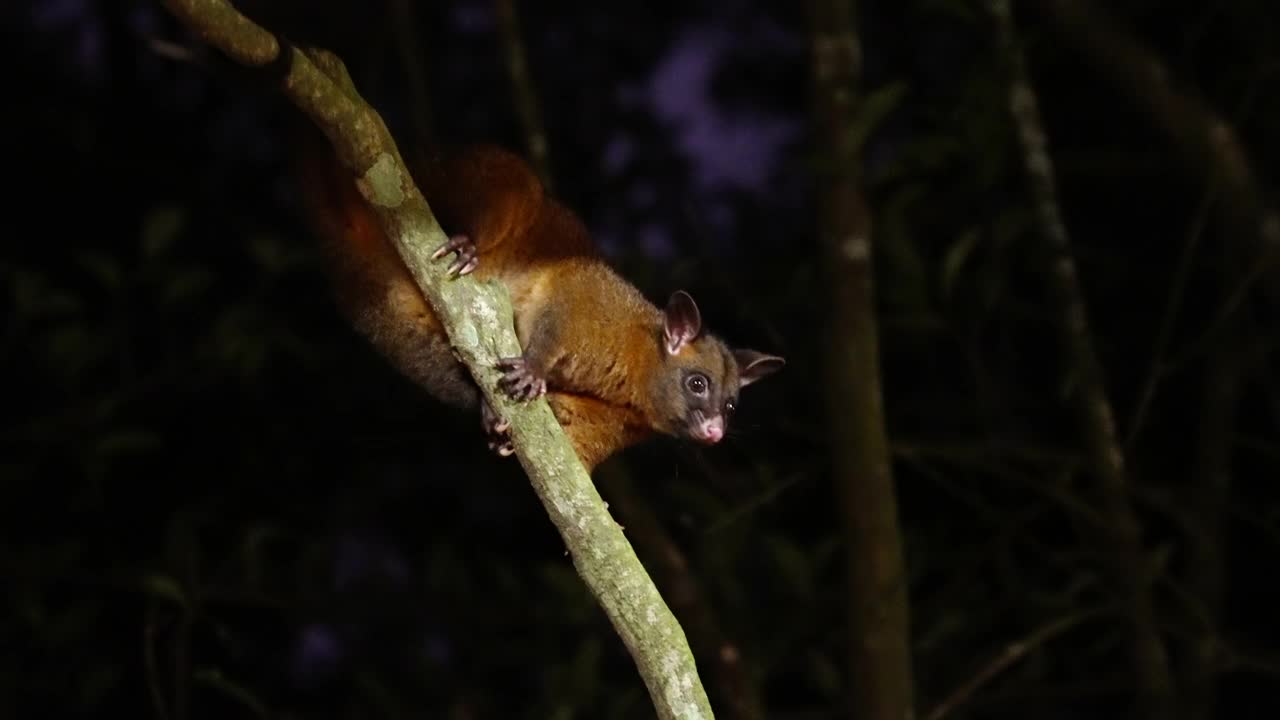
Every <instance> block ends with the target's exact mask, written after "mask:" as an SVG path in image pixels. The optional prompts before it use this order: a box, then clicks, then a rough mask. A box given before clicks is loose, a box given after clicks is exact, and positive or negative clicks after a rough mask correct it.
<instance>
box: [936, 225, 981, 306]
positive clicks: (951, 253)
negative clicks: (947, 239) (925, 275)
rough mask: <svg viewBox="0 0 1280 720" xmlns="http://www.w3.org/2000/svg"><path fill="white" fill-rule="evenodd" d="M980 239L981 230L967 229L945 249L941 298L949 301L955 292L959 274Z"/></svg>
mask: <svg viewBox="0 0 1280 720" xmlns="http://www.w3.org/2000/svg"><path fill="white" fill-rule="evenodd" d="M981 237H982V231H981V230H979V229H978V228H969V229H968V230H965V231H964V232H963V233H961V234H960V237H959V238H957V239H956V241H955V242H953V243H951V246H950V247H948V248H947V252H946V254H945V255H944V256H943V258H942V296H943V298H945V299H948V300H949V299H951V297H952V295H953V293H954V291H955V287H956V282H957V281H958V280H959V278H960V272H961V271H962V270H963V269H964V266H965V264H966V263H967V262H968V260H969V257H970V256H971V255H973V250H974V248H976V247H977V246H978V241H979V240H980V239H981Z"/></svg>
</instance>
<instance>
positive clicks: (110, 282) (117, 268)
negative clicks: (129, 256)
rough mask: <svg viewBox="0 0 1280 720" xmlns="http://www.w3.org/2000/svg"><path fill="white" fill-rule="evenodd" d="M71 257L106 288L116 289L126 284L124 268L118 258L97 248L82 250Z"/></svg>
mask: <svg viewBox="0 0 1280 720" xmlns="http://www.w3.org/2000/svg"><path fill="white" fill-rule="evenodd" d="M71 257H72V260H73V261H74V262H75V264H76V265H79V266H80V267H81V268H82V269H84V270H85V271H86V272H88V273H89V275H90V276H91V277H93V279H95V280H97V281H98V284H99V285H101V286H102V287H103V288H104V289H106V290H111V291H116V290H119V289H120V288H121V287H122V286H123V285H124V269H123V267H122V265H121V263H120V261H119V260H118V259H117V258H115V257H112V256H110V255H106V254H104V253H101V252H98V251H97V250H81V251H80V252H77V253H74V254H73V255H72V256H71Z"/></svg>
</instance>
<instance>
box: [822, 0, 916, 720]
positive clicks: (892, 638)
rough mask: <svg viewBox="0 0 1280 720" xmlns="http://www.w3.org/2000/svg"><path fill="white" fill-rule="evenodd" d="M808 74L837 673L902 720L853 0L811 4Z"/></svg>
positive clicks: (905, 681) (907, 708) (901, 618)
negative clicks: (840, 582)
mask: <svg viewBox="0 0 1280 720" xmlns="http://www.w3.org/2000/svg"><path fill="white" fill-rule="evenodd" d="M810 10H811V20H812V37H811V42H812V52H813V55H812V63H813V66H812V72H813V83H814V91H815V114H816V117H815V119H816V124H817V126H818V133H817V138H818V142H820V143H822V148H821V152H819V153H815V154H818V155H821V156H823V157H829V158H831V159H832V162H831V163H830V164H829V165H826V166H824V167H821V168H820V174H819V182H818V187H819V191H818V192H819V197H820V205H821V207H820V213H821V215H820V226H819V227H820V231H819V232H820V235H821V242H822V249H821V252H822V264H823V265H824V266H825V267H826V270H827V277H826V282H827V285H828V312H829V322H830V326H829V329H828V334H827V336H826V342H827V351H826V352H827V356H826V368H827V371H826V379H825V382H824V383H823V386H824V395H825V396H826V397H827V399H828V403H829V405H828V413H827V427H828V429H829V431H830V436H829V437H830V447H831V452H832V461H833V466H834V469H833V473H834V478H835V483H836V490H837V493H838V495H839V502H840V505H839V508H840V516H841V518H842V520H843V522H844V539H845V550H846V577H847V592H848V617H847V623H848V628H847V631H848V633H849V635H848V639H847V642H848V652H849V657H848V669H847V670H848V673H849V687H850V689H851V695H850V701H851V706H852V711H853V715H854V716H856V717H859V718H867V719H868V720H903V719H904V718H911V717H914V709H913V707H914V704H913V699H912V694H913V693H912V673H911V652H910V632H909V622H908V618H909V613H908V605H907V578H906V573H905V571H904V568H903V558H902V537H901V533H900V531H899V528H898V505H897V498H896V495H895V490H894V485H893V471H892V467H891V465H890V455H889V443H888V438H887V434H886V431H885V421H884V410H883V400H882V397H881V388H880V362H879V342H878V337H877V334H878V333H877V327H876V308H875V294H874V292H873V282H872V276H873V273H872V251H871V217H870V214H869V211H868V208H867V204H866V201H865V199H864V197H863V193H862V187H861V180H860V174H861V173H860V171H859V165H860V159H861V154H860V152H859V148H858V147H855V146H854V145H853V143H852V142H851V140H850V133H849V128H850V126H851V124H852V122H853V120H854V112H855V107H856V106H855V101H856V98H857V92H856V89H857V83H858V81H859V72H860V67H859V65H860V55H861V51H860V47H859V44H858V36H857V33H856V31H855V25H854V9H853V3H852V2H849V1H848V0H814V1H813V2H812V3H811V4H810Z"/></svg>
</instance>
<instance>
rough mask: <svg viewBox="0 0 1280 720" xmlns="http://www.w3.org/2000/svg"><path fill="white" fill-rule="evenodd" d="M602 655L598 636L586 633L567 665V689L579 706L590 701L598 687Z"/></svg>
mask: <svg viewBox="0 0 1280 720" xmlns="http://www.w3.org/2000/svg"><path fill="white" fill-rule="evenodd" d="M603 655H604V652H603V649H602V646H601V643H600V636H599V635H596V634H591V635H587V636H586V638H584V639H583V641H582V643H581V644H580V645H578V652H577V654H576V655H575V656H574V658H573V662H572V664H571V665H570V667H569V688H568V689H569V691H570V692H571V694H572V697H573V698H575V699H576V701H577V704H578V705H579V706H582V705H586V704H588V703H590V702H591V701H592V700H593V699H594V698H595V696H596V694H597V691H598V689H599V687H600V665H601V663H600V661H601V658H602V656H603Z"/></svg>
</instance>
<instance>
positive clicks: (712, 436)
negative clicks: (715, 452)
mask: <svg viewBox="0 0 1280 720" xmlns="http://www.w3.org/2000/svg"><path fill="white" fill-rule="evenodd" d="M722 438H724V417H723V416H721V415H716V416H715V417H712V418H707V419H706V420H703V421H702V424H701V425H699V426H698V439H699V440H701V441H703V442H705V443H718V442H720V440H721V439H722Z"/></svg>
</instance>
